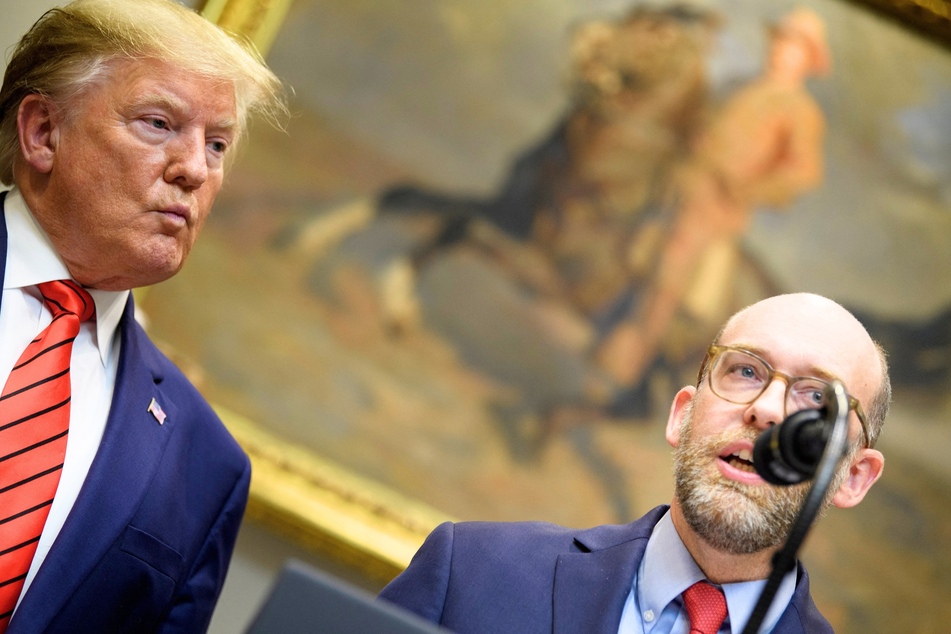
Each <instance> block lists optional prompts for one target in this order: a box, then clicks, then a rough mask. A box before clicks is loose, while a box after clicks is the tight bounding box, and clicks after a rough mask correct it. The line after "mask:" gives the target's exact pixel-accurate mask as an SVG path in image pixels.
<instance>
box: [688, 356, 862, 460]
mask: <svg viewBox="0 0 951 634" xmlns="http://www.w3.org/2000/svg"><path fill="white" fill-rule="evenodd" d="M707 367H709V371H708V372H707V377H708V380H709V382H710V389H711V390H712V391H713V393H714V394H716V395H717V396H719V397H720V398H722V399H723V400H724V401H729V402H730V403H736V404H738V405H745V404H747V403H752V402H753V401H755V400H756V399H758V398H759V396H760V394H762V393H763V392H765V391H766V388H767V387H769V386H770V385H771V384H772V383H773V380H774V379H776V378H777V377H779V378H781V379H782V380H783V382H785V383H786V400H785V402H784V410H783V416H788V415H789V413H790V412H798V411H800V410H804V409H819V408H821V407H823V406H825V404H826V400H825V394H826V390H827V389H828V388H829V387H830V386H831V384H830V383H829V382H828V381H825V380H823V379H819V378H816V377H814V376H789V375H788V374H783V373H782V372H779V371H777V370H774V369H773V368H772V366H770V365H769V363H767V362H766V361H765V360H764V359H762V358H760V357H758V356H757V355H755V354H753V353H752V352H749V351H747V350H743V349H741V348H734V347H733V346H718V345H712V346H710V347H709V348H708V349H707V356H706V358H705V359H704V360H703V364H702V365H701V366H700V376H699V377H698V381H697V383H698V385H699V383H700V381H702V380H703V373H704V371H706V369H707ZM849 409H850V410H855V414H856V416H858V417H859V422H860V423H862V436H863V438H864V441H865V444H864V446H865V447H868V446H869V444H870V441H869V433H868V420H867V419H866V418H865V412H864V411H862V404H861V403H859V402H858V399H856V398H855V397H853V396H849Z"/></svg>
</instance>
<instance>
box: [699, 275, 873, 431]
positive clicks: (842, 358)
mask: <svg viewBox="0 0 951 634" xmlns="http://www.w3.org/2000/svg"><path fill="white" fill-rule="evenodd" d="M716 343H719V344H723V345H742V346H745V347H749V348H751V349H754V350H763V351H768V352H769V353H770V354H771V355H775V356H776V357H780V358H783V359H789V360H792V362H793V363H794V364H796V365H797V369H795V370H792V371H795V372H796V373H797V374H798V375H802V376H813V375H815V376H823V375H825V376H826V378H830V379H833V378H834V379H838V380H840V381H842V382H843V383H844V384H845V386H846V389H848V391H849V393H850V394H851V395H852V396H854V397H855V398H857V399H858V400H859V402H861V403H862V407H863V408H864V409H865V410H866V412H867V414H868V422H869V436H870V440H871V444H872V445H874V444H875V441H876V440H877V438H878V436H879V434H880V433H881V428H882V424H883V422H884V419H885V415H886V414H887V412H888V403H889V401H890V400H891V383H890V380H889V378H888V366H887V363H886V361H885V354H884V352H883V350H882V349H881V347H880V346H879V345H878V344H877V343H875V341H873V340H872V338H871V337H870V336H869V334H868V331H866V330H865V327H864V326H863V325H862V323H861V322H859V320H858V319H856V318H855V317H854V316H853V315H852V313H850V312H849V311H847V310H846V309H845V308H843V307H842V306H841V305H839V304H837V303H836V302H834V301H832V300H831V299H828V298H825V297H822V296H820V295H815V294H812V293H793V294H788V295H777V296H775V297H770V298H767V299H764V300H762V301H760V302H757V303H755V304H753V305H751V306H748V307H747V308H744V309H743V310H741V311H740V312H738V313H737V314H735V315H734V316H733V317H731V318H730V319H729V320H728V321H727V323H726V324H725V325H724V326H723V329H722V330H721V331H720V334H719V335H718V336H717V339H716Z"/></svg>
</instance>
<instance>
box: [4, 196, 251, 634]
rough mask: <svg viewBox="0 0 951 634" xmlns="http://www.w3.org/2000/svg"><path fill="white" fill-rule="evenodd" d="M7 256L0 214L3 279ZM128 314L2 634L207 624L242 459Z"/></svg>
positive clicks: (236, 514) (243, 475)
mask: <svg viewBox="0 0 951 634" xmlns="http://www.w3.org/2000/svg"><path fill="white" fill-rule="evenodd" d="M3 197H4V194H2V193H0V209H2V202H3ZM6 253H7V232H6V222H5V221H4V220H3V216H2V214H0V282H2V280H3V271H4V270H5V268H6ZM0 287H2V285H0ZM0 310H2V306H0ZM133 311H134V308H133V302H132V298H131V297H130V298H129V301H128V304H127V306H126V308H125V312H124V313H123V315H122V319H121V321H120V323H119V330H120V333H121V335H120V336H121V337H122V351H121V354H120V358H119V366H118V371H117V375H116V385H115V392H114V395H113V399H112V407H111V409H110V410H109V417H108V419H107V422H106V428H105V432H104V434H103V437H102V442H101V444H100V446H99V450H98V452H97V453H96V456H95V459H94V460H93V463H92V465H91V467H90V469H89V473H88V475H87V476H86V481H85V482H84V484H83V486H82V489H81V491H80V493H79V496H78V497H77V499H76V503H75V505H74V506H73V508H72V510H71V511H70V513H69V516H68V517H67V518H66V523H65V524H64V525H63V528H62V530H61V531H60V534H59V536H58V537H57V538H56V541H55V542H54V543H53V546H52V548H51V549H50V552H49V554H48V555H47V557H46V560H45V561H44V562H43V565H42V566H41V567H40V569H39V571H38V573H37V575H36V577H35V578H34V580H33V583H32V584H31V585H30V587H29V589H28V590H27V593H26V595H24V597H23V599H22V601H21V602H20V606H19V607H18V608H17V610H16V612H14V614H13V619H12V620H11V621H10V626H9V628H8V629H7V634H38V633H40V632H43V633H47V634H54V633H56V634H58V633H62V634H67V633H70V634H74V633H77V632H80V633H84V632H90V633H95V634H104V633H110V632H129V633H133V632H134V633H136V634H138V633H140V632H169V633H171V632H183V633H184V632H204V631H205V630H206V629H207V627H208V622H209V621H210V620H211V613H212V610H213V609H214V605H215V602H216V601H217V598H218V594H219V593H220V591H221V586H222V584H223V582H224V578H225V573H226V572H227V569H228V562H229V560H230V558H231V553H232V550H233V549H234V542H235V538H236V536H237V532H238V526H239V524H240V522H241V517H242V515H243V514H244V508H245V504H246V503H247V497H248V486H249V484H250V480H251V466H250V463H249V461H248V458H247V456H246V455H245V454H244V452H243V451H242V450H241V449H240V447H239V446H238V444H237V443H236V442H235V441H234V439H233V438H232V437H231V436H230V434H229V433H228V432H227V430H226V429H225V427H224V426H223V425H222V424H221V421H220V420H219V419H218V417H217V416H216V415H215V413H214V412H213V411H212V409H211V407H210V406H209V405H208V403H207V402H205V400H204V399H203V398H202V397H201V396H200V395H199V393H198V391H197V390H195V388H194V387H193V386H192V385H191V384H190V383H189V382H188V380H187V379H186V378H185V376H184V375H183V374H182V373H181V372H180V371H179V370H178V368H176V367H175V366H174V365H173V364H172V363H171V362H170V361H169V360H168V359H167V358H166V357H165V356H164V355H163V354H162V353H161V352H159V351H158V349H157V348H156V347H155V346H154V345H153V344H152V342H151V341H150V340H149V338H148V336H147V335H146V334H145V332H144V331H143V330H142V328H141V327H140V326H139V325H138V323H136V321H135V319H134V318H133ZM153 398H154V399H155V400H156V402H158V404H159V405H160V406H161V407H162V409H163V410H164V411H165V413H166V415H167V419H166V420H165V422H164V424H161V425H160V424H159V423H158V421H157V420H156V418H155V417H154V416H153V415H152V414H151V413H150V412H149V411H148V407H149V403H150V402H151V401H152V399H153Z"/></svg>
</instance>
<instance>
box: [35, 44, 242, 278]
mask: <svg viewBox="0 0 951 634" xmlns="http://www.w3.org/2000/svg"><path fill="white" fill-rule="evenodd" d="M77 101H78V103H77V105H76V106H75V107H74V111H73V112H70V113H68V117H64V113H57V112H56V111H55V110H53V111H52V114H51V116H50V121H51V130H52V132H51V134H50V137H49V138H50V145H51V147H52V148H53V152H52V164H51V169H50V171H49V173H48V185H47V186H46V189H45V193H44V195H43V197H42V198H41V200H43V201H45V202H43V203H42V204H40V205H37V207H38V208H36V209H34V210H33V211H34V213H35V214H36V216H37V219H38V220H39V222H40V224H41V225H42V226H43V228H44V229H45V230H46V232H47V233H48V234H49V235H50V237H51V239H52V241H53V244H54V245H55V246H56V248H57V250H58V251H59V253H60V255H61V256H62V257H63V259H64V260H65V261H66V264H67V266H68V267H69V269H70V272H71V273H72V275H73V276H74V277H75V278H76V280H77V281H79V282H81V283H82V284H84V285H87V286H91V287H93V288H100V289H106V290H121V289H127V288H133V287H137V286H144V285H148V284H154V283H156V282H160V281H162V280H165V279H167V278H169V277H171V276H172V275H174V274H175V273H177V272H178V270H179V269H180V268H181V266H182V264H183V263H184V262H185V258H186V257H187V256H188V253H189V251H190V250H191V247H192V245H193V244H194V242H195V239H196V238H197V237H198V233H199V231H200V230H201V228H202V226H203V225H204V222H205V219H206V218H207V217H208V214H209V212H210V211H211V206H212V203H213V202H214V200H215V196H216V195H217V194H218V190H219V189H220V188H221V183H222V179H223V175H224V174H223V170H224V156H225V153H226V151H227V149H228V148H229V146H230V145H231V144H232V143H233V142H234V140H235V136H236V124H235V99H234V88H233V86H232V85H231V84H230V83H228V82H221V81H217V80H212V79H208V78H204V77H200V76H197V75H195V74H193V73H191V72H188V71H184V70H181V69H178V68H174V67H171V66H169V65H167V64H165V63H162V62H158V61H155V60H145V61H124V62H121V63H118V64H116V65H115V66H114V68H113V72H112V73H111V75H110V76H109V77H108V78H107V79H105V80H104V81H103V82H102V83H101V84H100V85H98V86H95V87H93V88H92V89H90V90H89V91H88V94H86V95H85V96H84V97H83V98H81V99H79V100H77Z"/></svg>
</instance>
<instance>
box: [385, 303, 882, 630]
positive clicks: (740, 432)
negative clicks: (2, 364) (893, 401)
mask: <svg viewBox="0 0 951 634" xmlns="http://www.w3.org/2000/svg"><path fill="white" fill-rule="evenodd" d="M833 381H838V382H841V383H842V385H844V386H845V387H846V388H847V389H848V391H849V394H850V396H849V403H850V410H849V412H848V439H849V440H848V442H849V448H848V451H847V452H846V456H845V457H844V458H843V460H842V461H841V463H840V464H839V467H838V469H837V473H836V476H835V477H834V479H833V483H832V484H831V486H830V488H829V494H828V496H827V498H826V501H825V504H826V506H828V505H830V504H832V505H835V506H837V507H840V508H850V507H853V506H855V505H856V504H858V503H859V502H861V501H862V499H863V498H864V497H865V494H866V493H867V492H868V490H869V488H871V486H872V485H873V484H874V483H875V481H876V480H878V478H879V477H880V476H881V474H882V469H883V467H884V457H883V456H882V454H881V453H880V452H879V451H877V450H876V449H874V446H875V443H876V441H877V440H878V437H879V434H880V433H881V429H882V424H883V422H884V420H885V416H886V415H887V412H888V404H889V401H890V398H891V384H890V381H889V378H888V368H887V364H886V362H885V356H884V352H883V351H882V350H881V348H880V347H879V346H878V345H877V344H875V342H874V341H872V339H871V338H870V337H869V335H868V333H867V332H866V330H865V328H864V327H863V326H862V324H860V323H859V322H858V321H857V320H856V319H855V317H853V316H852V315H851V314H850V313H849V312H848V311H846V310H845V309H844V308H842V306H840V305H839V304H837V303H835V302H833V301H831V300H829V299H826V298H824V297H820V296H817V295H812V294H807V293H798V294H791V295H780V296H777V297H771V298H768V299H765V300H763V301H761V302H758V303H756V304H753V305H752V306H750V307H748V308H746V309H744V310H742V311H740V312H739V313H737V314H736V315H734V316H733V317H732V318H731V319H730V320H729V321H728V322H727V323H726V325H725V326H724V327H723V329H722V330H721V332H720V334H719V335H718V337H717V338H716V340H715V341H714V343H713V344H712V345H711V346H710V347H709V349H708V351H707V355H706V357H705V358H704V360H703V363H702V364H701V367H700V376H699V379H698V382H697V385H688V386H686V387H684V388H682V389H681V390H680V391H679V392H677V394H676V396H675V397H674V399H673V403H672V405H671V408H670V414H669V416H668V421H667V427H666V438H667V441H668V442H669V443H670V445H671V446H672V447H673V448H674V476H675V477H674V480H675V487H674V498H673V501H672V502H671V504H670V505H669V506H666V505H665V506H658V507H657V508H655V509H653V510H652V511H650V512H649V513H648V514H647V515H645V516H644V517H642V518H640V519H638V520H636V521H634V522H632V523H630V524H627V525H624V526H598V527H595V528H590V529H587V530H572V529H567V528H562V527H558V526H554V525H552V524H545V523H539V522H516V523H486V522H464V523H460V524H451V523H446V524H443V525H441V526H439V527H438V528H436V530H435V531H433V533H432V534H431V535H430V536H429V538H428V539H427V540H426V542H425V544H424V545H423V547H422V548H421V549H420V550H419V552H418V553H417V554H416V556H415V557H414V559H413V561H412V563H411V564H410V566H409V568H408V569H407V570H406V571H405V572H404V573H403V574H402V575H400V576H399V577H397V578H396V579H395V580H394V581H393V582H392V583H391V584H390V585H388V586H387V587H386V588H385V589H384V590H383V593H382V594H381V596H382V597H383V598H384V599H387V600H389V601H392V602H394V603H397V604H399V605H402V606H403V607H406V608H408V609H410V610H412V611H413V612H416V613H417V614H420V615H421V616H423V617H425V618H427V619H429V620H432V621H435V622H437V623H440V624H442V625H444V626H446V627H448V628H449V629H451V630H453V631H457V632H473V633H475V632H519V633H520V634H528V633H530V632H538V633H541V632H546V633H549V632H564V633H565V634H568V633H569V632H585V633H586V634H595V633H603V634H608V633H610V634H615V633H618V634H634V633H638V634H640V633H644V632H650V633H651V634H671V633H674V634H686V633H687V632H688V631H689V632H691V634H693V633H694V632H702V633H703V634H718V633H719V634H726V633H729V632H733V633H734V634H736V633H738V632H740V631H743V628H744V626H745V625H746V624H747V622H748V621H749V620H750V617H751V615H752V613H753V609H754V606H755V604H756V601H757V599H758V597H759V595H760V593H761V592H762V591H763V588H764V586H765V585H766V579H767V577H768V576H769V575H770V571H771V563H772V560H773V556H774V553H776V552H777V551H778V550H779V549H780V548H781V547H782V546H783V544H784V543H785V541H786V538H787V536H788V535H789V533H790V529H791V527H792V526H793V525H794V523H795V520H796V517H797V515H798V513H799V509H800V508H801V507H802V503H803V499H804V497H805V496H806V494H807V492H808V486H809V483H808V482H805V483H801V484H798V485H794V486H789V487H785V488H779V487H774V486H771V485H769V484H767V483H766V481H764V480H763V478H761V477H760V476H759V475H758V474H757V473H756V472H755V471H754V469H753V464H752V462H751V460H752V451H753V447H754V441H755V440H756V439H757V437H758V436H759V435H760V434H761V433H762V432H763V431H764V430H766V429H769V428H770V427H772V426H773V425H778V424H780V423H782V422H783V421H784V420H785V419H786V417H787V416H789V415H791V414H793V413H794V412H797V411H800V410H804V409H815V408H817V407H819V405H820V404H821V397H822V395H823V394H825V393H826V389H827V388H828V386H829V385H830V384H831V382H833ZM866 412H867V415H866ZM810 415H812V414H810ZM759 631H761V632H774V633H777V634H807V633H808V634H816V633H827V632H831V631H832V628H831V627H830V625H829V623H828V622H827V621H826V620H825V618H823V616H822V615H821V614H820V613H819V611H818V610H817V609H816V605H815V603H814V602H813V600H812V597H811V596H810V594H809V577H808V575H807V574H806V570H805V568H803V566H802V564H801V563H800V564H798V565H796V566H795V567H793V568H792V569H791V570H789V571H788V572H786V574H785V576H784V577H783V578H782V581H781V582H780V584H779V586H778V589H777V591H776V594H775V598H774V600H773V603H772V606H771V608H770V609H769V611H767V612H766V613H765V617H764V619H763V621H762V627H761V629H760V630H759Z"/></svg>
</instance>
